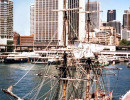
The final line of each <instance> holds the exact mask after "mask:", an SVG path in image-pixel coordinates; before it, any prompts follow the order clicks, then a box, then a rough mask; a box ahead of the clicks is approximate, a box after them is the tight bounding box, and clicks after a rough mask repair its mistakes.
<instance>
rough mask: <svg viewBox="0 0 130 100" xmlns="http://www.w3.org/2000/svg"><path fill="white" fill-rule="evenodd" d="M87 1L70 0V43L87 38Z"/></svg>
mask: <svg viewBox="0 0 130 100" xmlns="http://www.w3.org/2000/svg"><path fill="white" fill-rule="evenodd" d="M82 11H85V1H84V0H68V41H69V43H73V42H74V41H75V40H78V41H81V40H83V39H84V37H85V13H82Z"/></svg>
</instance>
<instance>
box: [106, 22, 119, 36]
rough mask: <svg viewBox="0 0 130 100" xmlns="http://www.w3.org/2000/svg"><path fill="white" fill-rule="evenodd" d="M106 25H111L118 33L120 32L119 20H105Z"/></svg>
mask: <svg viewBox="0 0 130 100" xmlns="http://www.w3.org/2000/svg"><path fill="white" fill-rule="evenodd" d="M107 26H111V27H113V28H115V29H116V33H119V34H120V33H121V23H120V21H115V20H113V21H109V22H107Z"/></svg>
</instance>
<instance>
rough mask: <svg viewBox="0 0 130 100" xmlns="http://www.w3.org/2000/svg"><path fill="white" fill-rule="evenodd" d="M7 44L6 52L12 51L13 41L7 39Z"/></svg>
mask: <svg viewBox="0 0 130 100" xmlns="http://www.w3.org/2000/svg"><path fill="white" fill-rule="evenodd" d="M7 45H8V47H7V51H8V52H12V51H13V49H14V47H13V41H11V40H8V41H7Z"/></svg>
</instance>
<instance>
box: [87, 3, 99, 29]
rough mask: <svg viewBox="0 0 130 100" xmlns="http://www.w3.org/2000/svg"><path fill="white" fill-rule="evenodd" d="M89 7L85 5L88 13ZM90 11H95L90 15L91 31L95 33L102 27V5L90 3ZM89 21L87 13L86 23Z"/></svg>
mask: <svg viewBox="0 0 130 100" xmlns="http://www.w3.org/2000/svg"><path fill="white" fill-rule="evenodd" d="M87 6H88V3H86V5H85V10H86V11H88V9H87ZM89 11H95V12H92V13H91V14H90V23H91V27H90V31H91V32H93V31H94V30H95V29H99V27H100V3H99V2H98V1H91V2H90V3H89ZM87 20H88V13H86V19H85V21H86V23H87ZM86 25H87V24H86ZM86 27H87V26H86ZM86 30H87V28H86Z"/></svg>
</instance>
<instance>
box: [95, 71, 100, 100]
mask: <svg viewBox="0 0 130 100" xmlns="http://www.w3.org/2000/svg"><path fill="white" fill-rule="evenodd" d="M95 76H96V94H95V100H98V85H99V75H98V69H97V70H96V75H95Z"/></svg>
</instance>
